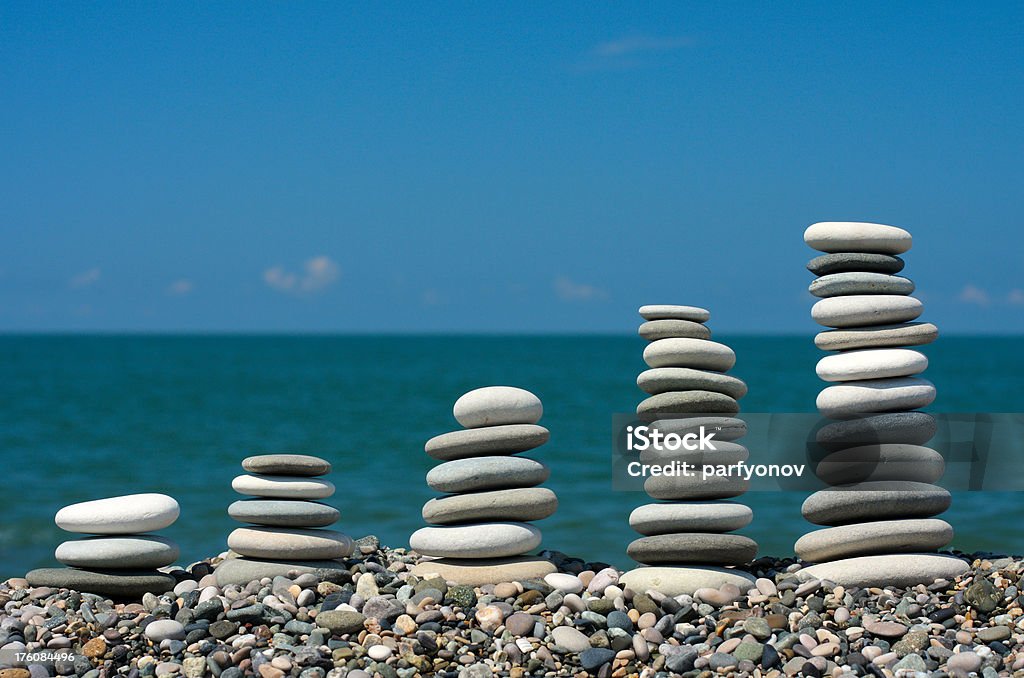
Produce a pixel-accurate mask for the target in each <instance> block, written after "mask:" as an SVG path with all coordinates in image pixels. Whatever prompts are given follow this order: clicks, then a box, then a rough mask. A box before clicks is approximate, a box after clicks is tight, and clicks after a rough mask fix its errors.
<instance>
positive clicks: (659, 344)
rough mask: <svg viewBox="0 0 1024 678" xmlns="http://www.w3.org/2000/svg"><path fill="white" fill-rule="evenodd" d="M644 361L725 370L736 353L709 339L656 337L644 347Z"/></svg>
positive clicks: (651, 364)
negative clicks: (655, 339) (656, 338)
mask: <svg viewBox="0 0 1024 678" xmlns="http://www.w3.org/2000/svg"><path fill="white" fill-rule="evenodd" d="M644 362H646V363H647V365H648V366H650V367H691V368H694V369H698V370H714V371H715V372H727V371H728V370H730V369H732V366H733V365H735V364H736V354H735V353H734V352H733V350H732V349H731V348H729V347H728V346H726V345H725V344H719V343H718V342H717V341H711V340H709V339H686V338H676V339H658V340H657V341H652V342H651V343H649V344H648V345H647V347H646V348H644Z"/></svg>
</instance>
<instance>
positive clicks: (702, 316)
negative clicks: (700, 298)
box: [640, 304, 711, 323]
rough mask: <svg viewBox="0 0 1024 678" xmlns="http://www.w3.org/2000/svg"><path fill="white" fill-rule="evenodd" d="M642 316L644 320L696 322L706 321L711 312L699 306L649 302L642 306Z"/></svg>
mask: <svg viewBox="0 0 1024 678" xmlns="http://www.w3.org/2000/svg"><path fill="white" fill-rule="evenodd" d="M640 316H641V317H642V318H643V319H644V320H689V321H691V322H695V323H705V322H707V321H708V319H710V318H711V312H710V311H708V310H707V309H706V308H700V307H698V306H673V305H671V304H648V305H646V306H641V307H640Z"/></svg>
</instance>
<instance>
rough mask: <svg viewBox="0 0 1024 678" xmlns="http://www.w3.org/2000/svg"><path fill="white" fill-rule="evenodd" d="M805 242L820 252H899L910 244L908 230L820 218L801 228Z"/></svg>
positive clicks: (911, 240) (884, 225) (911, 241)
mask: <svg viewBox="0 0 1024 678" xmlns="http://www.w3.org/2000/svg"><path fill="white" fill-rule="evenodd" d="M804 242H805V243H807V245H808V246H810V247H813V248H814V249H816V250H818V251H819V252H829V253H833V252H872V253H875V254H902V253H903V252H906V251H907V250H909V249H910V247H911V246H912V245H913V238H912V237H911V235H910V233H909V232H908V231H905V230H904V229H902V228H898V227H896V226H888V225H886V224H872V223H868V222H864V221H822V222H819V223H817V224H811V225H810V226H808V227H807V230H806V231H804Z"/></svg>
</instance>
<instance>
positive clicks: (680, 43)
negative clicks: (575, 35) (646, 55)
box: [592, 34, 693, 58]
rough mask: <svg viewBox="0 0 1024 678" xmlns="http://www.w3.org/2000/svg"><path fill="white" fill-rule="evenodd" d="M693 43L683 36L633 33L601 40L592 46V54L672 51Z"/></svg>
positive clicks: (612, 54) (613, 55)
mask: <svg viewBox="0 0 1024 678" xmlns="http://www.w3.org/2000/svg"><path fill="white" fill-rule="evenodd" d="M691 45H693V40H692V39H691V38H687V37H684V36H681V35H680V36H661V37H659V36H654V35H642V34H633V35H626V36H623V37H621V38H618V39H616V40H609V41H608V42H602V43H601V44H599V45H597V46H596V47H594V49H593V50H592V52H593V54H594V55H596V56H599V57H606V58H614V57H622V56H628V55H631V54H639V53H641V52H674V51H675V50H678V49H682V48H683V47H690V46H691Z"/></svg>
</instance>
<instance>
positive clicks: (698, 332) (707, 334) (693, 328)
mask: <svg viewBox="0 0 1024 678" xmlns="http://www.w3.org/2000/svg"><path fill="white" fill-rule="evenodd" d="M637 333H638V334H639V335H640V336H641V337H643V338H644V339H646V340H647V341H657V340H658V339H671V338H673V337H686V338H690V339H710V338H711V330H709V329H708V328H707V326H706V325H702V324H700V323H696V322H693V321H691V320H678V319H662V320H648V321H647V322H645V323H643V324H641V325H640V328H639V329H638V330H637Z"/></svg>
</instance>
